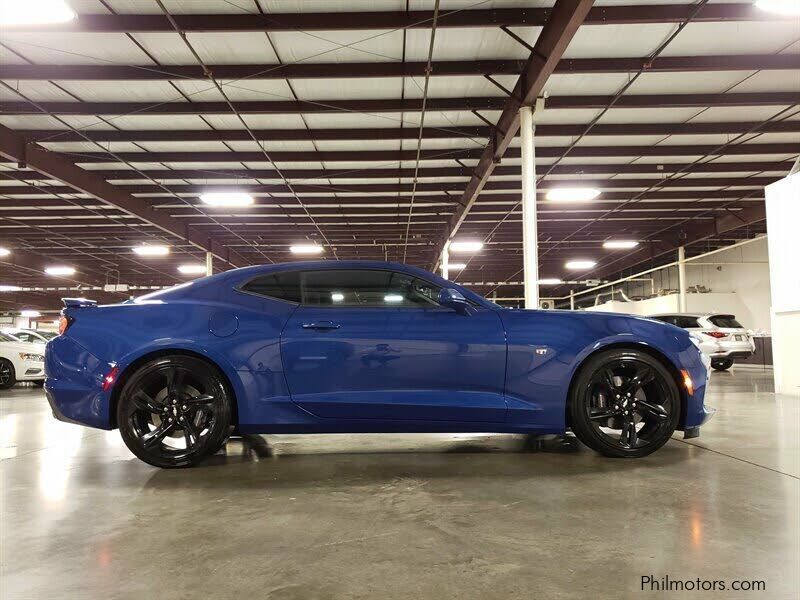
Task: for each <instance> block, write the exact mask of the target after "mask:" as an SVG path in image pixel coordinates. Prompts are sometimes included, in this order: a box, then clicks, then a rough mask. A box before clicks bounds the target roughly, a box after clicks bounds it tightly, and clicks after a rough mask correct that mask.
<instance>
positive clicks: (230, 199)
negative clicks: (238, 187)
mask: <svg viewBox="0 0 800 600" xmlns="http://www.w3.org/2000/svg"><path fill="white" fill-rule="evenodd" d="M200 200H201V201H202V202H204V203H205V204H208V205H209V206H250V205H251V204H252V203H253V197H252V196H251V195H250V194H245V193H244V192H208V193H206V194H200Z"/></svg>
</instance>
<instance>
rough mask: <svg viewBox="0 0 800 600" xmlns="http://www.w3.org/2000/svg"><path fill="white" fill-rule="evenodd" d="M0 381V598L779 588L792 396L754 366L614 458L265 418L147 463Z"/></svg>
mask: <svg viewBox="0 0 800 600" xmlns="http://www.w3.org/2000/svg"><path fill="white" fill-rule="evenodd" d="M0 394H2V396H0V446H2V448H0V451H1V452H2V458H3V460H2V462H1V463H0V482H2V490H1V491H0V493H1V494H2V521H1V522H0V525H1V526H2V531H1V532H0V533H1V534H2V548H1V549H2V556H0V560H1V561H2V580H0V597H1V598H3V599H7V600H11V599H17V598H26V599H27V598H56V599H67V598H80V599H88V598H104V599H105V598H147V599H150V598H158V599H171V598H195V597H205V598H281V599H282V598H293V599H304V600H305V599H313V598H415V599H416V600H421V599H423V598H436V599H445V598H503V599H506V598H590V597H591V598H634V597H640V596H641V595H642V594H641V593H640V589H641V588H640V585H641V577H642V576H647V575H651V576H653V578H654V579H656V580H660V579H661V578H662V577H664V576H668V577H669V578H670V579H672V580H696V579H697V578H701V579H704V580H725V581H726V582H727V584H728V585H730V583H731V582H732V581H733V580H762V581H764V582H765V584H766V592H762V593H750V594H741V593H731V592H722V593H720V592H717V593H708V594H704V593H702V592H693V593H692V594H691V596H690V597H692V598H703V597H714V598H728V597H734V598H739V597H741V598H754V597H764V598H797V597H799V596H798V590H800V523H799V522H798V521H799V520H800V479H798V478H799V477H800V445H799V444H800V442H799V441H798V440H799V439H800V398H798V397H789V396H776V395H775V394H774V393H773V392H772V384H771V377H770V375H769V374H768V373H765V372H763V371H745V370H744V369H740V370H737V371H734V372H731V373H714V374H713V376H712V387H711V391H710V395H709V398H708V403H709V404H710V405H712V406H716V407H717V408H718V409H719V410H718V413H717V415H716V416H715V418H714V419H713V420H712V421H711V422H710V423H709V424H707V425H706V426H705V427H704V428H703V433H702V436H701V437H700V438H699V439H695V440H691V441H689V442H684V441H682V440H680V439H678V438H679V436H678V435H676V436H675V440H673V441H671V442H669V443H668V444H667V446H665V447H664V448H663V449H661V450H660V451H659V452H657V453H656V454H654V455H652V456H650V457H648V458H646V459H640V460H633V461H620V460H609V459H606V458H602V457H600V456H598V455H596V454H594V453H593V452H591V451H589V450H588V449H586V448H585V447H579V448H577V450H576V451H574V452H564V451H553V450H548V451H538V452H536V451H532V450H531V445H530V444H529V443H526V442H528V440H525V438H523V437H521V436H502V435H473V434H469V435H357V436H356V435H352V436H290V435H285V436H268V437H267V438H255V439H249V440H245V441H244V442H242V441H233V442H231V443H230V444H229V445H228V447H227V449H226V454H224V455H223V454H220V455H218V456H216V457H214V458H213V459H212V460H210V461H209V462H208V463H207V464H206V465H204V466H202V467H199V468H195V469H192V470H179V471H161V470H158V469H154V468H151V467H149V466H147V465H145V464H143V463H141V462H139V461H138V460H136V459H134V458H133V457H132V456H131V455H130V454H129V453H128V451H127V449H126V448H125V447H124V445H123V444H122V442H121V440H120V439H119V435H118V433H117V432H102V431H96V430H91V429H85V428H82V427H77V426H74V425H67V424H63V423H59V422H57V421H55V420H54V419H53V418H52V417H51V416H50V414H49V411H48V408H47V405H46V402H45V400H44V397H43V395H42V393H41V391H40V390H38V389H33V388H22V387H19V388H15V389H14V390H13V391H3V392H0ZM648 589H649V588H648ZM645 595H647V594H645ZM651 595H655V594H651ZM674 597H682V596H680V595H679V594H675V595H674Z"/></svg>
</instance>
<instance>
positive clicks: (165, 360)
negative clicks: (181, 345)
mask: <svg viewBox="0 0 800 600" xmlns="http://www.w3.org/2000/svg"><path fill="white" fill-rule="evenodd" d="M232 404H233V399H232V397H231V394H230V393H229V391H228V389H227V386H226V385H225V381H224V379H223V377H222V374H221V373H220V372H219V371H218V370H217V369H216V368H214V367H213V366H212V365H210V364H208V363H207V362H205V361H203V360H200V359H198V358H194V357H191V356H183V355H175V356H164V357H159V358H156V359H154V360H152V361H150V362H148V363H146V364H144V365H142V366H141V367H140V368H138V369H137V370H136V371H135V372H134V373H133V374H132V375H131V376H130V377H129V378H128V380H127V381H126V382H125V385H124V386H123V388H122V392H121V393H120V396H119V402H118V404H117V424H118V426H119V430H120V434H121V435H122V439H123V440H124V442H125V444H126V445H127V446H128V448H129V449H130V451H131V452H133V453H134V454H135V455H136V456H137V457H138V458H140V459H141V460H143V461H144V462H146V463H149V464H151V465H154V466H156V467H165V468H174V467H189V466H193V465H196V464H197V463H199V462H200V461H202V460H203V459H204V458H206V457H208V456H210V455H212V454H214V453H215V452H216V451H217V450H219V449H220V447H222V444H224V443H225V440H226V439H227V437H228V433H229V428H230V424H231V412H232V411H231V409H232Z"/></svg>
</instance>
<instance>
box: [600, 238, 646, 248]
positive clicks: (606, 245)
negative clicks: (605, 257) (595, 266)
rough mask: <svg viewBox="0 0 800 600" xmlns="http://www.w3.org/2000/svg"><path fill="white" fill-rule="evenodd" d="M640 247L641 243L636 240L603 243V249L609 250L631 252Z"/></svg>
mask: <svg viewBox="0 0 800 600" xmlns="http://www.w3.org/2000/svg"><path fill="white" fill-rule="evenodd" d="M638 245H639V242H636V241H634V240H608V241H607V242H603V248H607V249H609V250H630V249H631V248H636V246H638Z"/></svg>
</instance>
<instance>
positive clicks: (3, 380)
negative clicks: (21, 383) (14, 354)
mask: <svg viewBox="0 0 800 600" xmlns="http://www.w3.org/2000/svg"><path fill="white" fill-rule="evenodd" d="M15 383H17V376H16V373H15V372H14V365H12V364H11V361H9V360H6V359H5V358H0V390H7V389H8V388H10V387H12V386H13V385H14V384H15Z"/></svg>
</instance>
